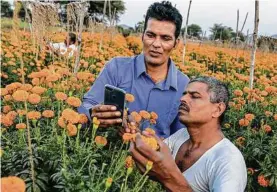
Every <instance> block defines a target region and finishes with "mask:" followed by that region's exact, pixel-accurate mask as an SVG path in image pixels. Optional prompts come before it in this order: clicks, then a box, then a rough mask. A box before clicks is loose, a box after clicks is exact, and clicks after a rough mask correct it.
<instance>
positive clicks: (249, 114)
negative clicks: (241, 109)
mask: <svg viewBox="0 0 277 192" xmlns="http://www.w3.org/2000/svg"><path fill="white" fill-rule="evenodd" d="M244 118H245V119H247V120H248V121H252V120H253V119H254V118H255V115H253V114H251V113H247V114H245V115H244Z"/></svg>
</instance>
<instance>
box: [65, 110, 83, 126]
mask: <svg viewBox="0 0 277 192" xmlns="http://www.w3.org/2000/svg"><path fill="white" fill-rule="evenodd" d="M62 117H63V118H64V120H65V121H67V122H69V123H72V124H76V123H78V122H79V114H78V113H77V112H75V111H74V110H72V109H65V110H63V112H62Z"/></svg>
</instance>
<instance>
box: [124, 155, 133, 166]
mask: <svg viewBox="0 0 277 192" xmlns="http://www.w3.org/2000/svg"><path fill="white" fill-rule="evenodd" d="M134 165H135V161H134V160H133V157H132V156H131V155H129V156H128V157H126V159H125V167H126V168H129V167H134Z"/></svg>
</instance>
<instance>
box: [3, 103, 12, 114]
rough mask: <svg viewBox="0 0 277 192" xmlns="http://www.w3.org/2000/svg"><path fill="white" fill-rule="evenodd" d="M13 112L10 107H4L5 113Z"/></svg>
mask: <svg viewBox="0 0 277 192" xmlns="http://www.w3.org/2000/svg"><path fill="white" fill-rule="evenodd" d="M11 110H12V108H11V106H10V105H5V106H3V113H8V112H10V111H11Z"/></svg>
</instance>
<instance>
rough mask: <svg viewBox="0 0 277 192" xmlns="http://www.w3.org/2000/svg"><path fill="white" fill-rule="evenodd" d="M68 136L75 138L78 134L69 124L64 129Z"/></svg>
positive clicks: (75, 128) (74, 127)
mask: <svg viewBox="0 0 277 192" xmlns="http://www.w3.org/2000/svg"><path fill="white" fill-rule="evenodd" d="M66 130H67V134H68V136H70V137H71V136H75V135H76V134H77V132H78V130H77V127H76V126H75V125H73V124H71V123H69V124H68V125H67V127H66Z"/></svg>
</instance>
